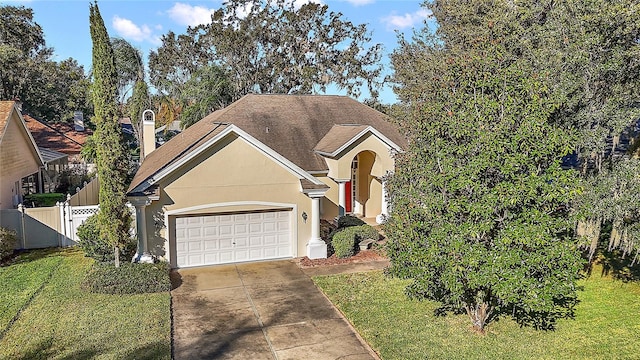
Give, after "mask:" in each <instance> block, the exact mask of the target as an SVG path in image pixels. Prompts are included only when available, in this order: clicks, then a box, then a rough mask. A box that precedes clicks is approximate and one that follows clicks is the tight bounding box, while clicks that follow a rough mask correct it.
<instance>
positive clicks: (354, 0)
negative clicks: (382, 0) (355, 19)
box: [347, 0, 376, 6]
mask: <svg viewBox="0 0 640 360" xmlns="http://www.w3.org/2000/svg"><path fill="white" fill-rule="evenodd" d="M375 1H376V0H347V2H348V3H349V4H351V5H353V6H362V5H368V4H373V3H374V2H375Z"/></svg>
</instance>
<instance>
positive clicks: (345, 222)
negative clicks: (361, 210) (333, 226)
mask: <svg viewBox="0 0 640 360" xmlns="http://www.w3.org/2000/svg"><path fill="white" fill-rule="evenodd" d="M364 224H366V223H365V222H364V221H362V219H360V218H357V217H355V216H353V215H344V216H340V217H339V218H338V229H341V228H345V227H349V226H360V225H364Z"/></svg>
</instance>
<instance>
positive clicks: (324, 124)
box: [130, 95, 406, 191]
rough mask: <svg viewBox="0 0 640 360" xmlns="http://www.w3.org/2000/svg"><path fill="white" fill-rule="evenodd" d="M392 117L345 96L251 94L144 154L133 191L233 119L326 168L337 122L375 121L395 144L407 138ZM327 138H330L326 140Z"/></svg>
mask: <svg viewBox="0 0 640 360" xmlns="http://www.w3.org/2000/svg"><path fill="white" fill-rule="evenodd" d="M388 120H389V118H388V117H387V116H386V115H385V114H382V113H380V112H378V111H376V110H374V109H372V108H370V107H368V106H366V105H363V104H361V103H359V102H358V101H356V100H353V99H351V98H349V97H346V96H333V95H246V96H244V97H243V98H241V99H240V100H238V101H236V102H235V103H233V104H231V105H229V106H228V107H226V108H224V109H222V110H218V111H216V112H213V113H211V114H209V115H208V116H206V117H205V118H204V119H202V120H200V121H199V122H197V123H196V124H194V125H193V126H191V127H189V128H188V129H186V130H185V131H183V132H182V133H180V134H178V135H176V136H175V137H174V138H172V139H171V140H170V141H168V142H167V143H166V144H164V145H162V146H161V147H159V148H158V149H156V150H155V151H154V152H152V153H151V154H149V156H148V157H146V158H145V160H144V161H143V163H142V165H141V166H140V169H139V170H138V172H137V173H136V176H135V177H134V179H133V181H132V183H131V187H130V191H131V190H133V189H134V188H135V187H137V186H138V185H140V184H141V183H142V182H144V181H145V180H146V179H148V178H149V177H151V176H153V175H154V174H156V173H157V172H158V171H160V170H162V169H163V168H165V167H166V166H168V165H170V164H172V163H175V162H176V161H177V160H179V159H180V158H182V157H183V156H184V155H185V154H187V153H188V152H189V151H191V150H192V149H195V148H197V146H198V145H199V144H202V143H204V142H206V141H207V140H209V139H211V138H212V137H214V136H215V135H216V134H218V133H220V132H221V131H222V130H224V128H225V127H226V125H228V124H233V125H236V126H237V127H239V128H240V129H242V130H243V131H245V132H246V133H248V134H249V135H251V136H253V137H254V138H256V139H257V140H258V141H260V142H262V143H263V144H265V145H267V146H268V147H270V148H271V149H273V150H274V151H276V152H277V153H278V154H280V155H282V156H283V157H285V158H286V159H288V160H289V161H291V162H293V163H294V164H295V165H297V166H299V167H300V168H302V169H304V170H306V171H326V170H327V165H326V163H325V161H324V160H323V159H322V157H321V156H320V155H318V154H317V153H315V152H314V148H315V147H316V144H318V143H319V142H320V140H321V139H322V138H323V137H325V135H326V134H327V133H329V132H330V130H331V129H332V128H333V126H334V125H340V124H357V125H365V126H372V127H373V128H375V129H376V130H377V131H379V132H380V133H382V134H384V135H385V136H386V137H388V138H389V139H390V140H391V141H393V142H394V143H396V144H398V145H400V146H404V145H405V144H406V141H405V139H404V138H403V137H402V135H400V133H399V132H398V130H397V129H396V127H395V126H394V125H392V124H391V123H390V122H389V121H388ZM327 141H328V140H327Z"/></svg>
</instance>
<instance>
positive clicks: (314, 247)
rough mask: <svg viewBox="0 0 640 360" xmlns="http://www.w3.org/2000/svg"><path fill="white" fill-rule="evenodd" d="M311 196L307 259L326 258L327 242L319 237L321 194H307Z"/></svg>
mask: <svg viewBox="0 0 640 360" xmlns="http://www.w3.org/2000/svg"><path fill="white" fill-rule="evenodd" d="M309 197H310V198H311V240H309V243H308V244H307V256H308V257H309V259H326V258H327V244H325V242H324V241H323V240H322V238H320V199H322V198H323V197H324V194H322V195H315V194H314V195H312V194H309Z"/></svg>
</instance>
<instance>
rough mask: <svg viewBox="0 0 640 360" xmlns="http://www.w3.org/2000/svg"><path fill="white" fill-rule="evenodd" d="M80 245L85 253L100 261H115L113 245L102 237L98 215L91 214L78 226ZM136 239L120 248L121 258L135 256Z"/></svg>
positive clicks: (130, 240)
mask: <svg viewBox="0 0 640 360" xmlns="http://www.w3.org/2000/svg"><path fill="white" fill-rule="evenodd" d="M78 246H80V248H81V249H82V251H84V255H85V256H87V257H90V258H93V259H95V260H96V261H99V262H109V261H114V260H115V256H114V253H113V247H111V245H109V243H107V242H106V241H105V240H104V239H102V238H101V237H100V229H99V228H98V216H96V215H93V216H90V217H89V218H88V219H87V220H85V222H84V223H83V224H82V225H80V226H79V227H78ZM136 246H137V244H136V241H135V239H133V238H131V239H129V241H128V242H127V243H126V244H125V246H124V247H123V248H122V249H120V258H121V259H122V258H123V257H126V256H133V254H135V252H136Z"/></svg>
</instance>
